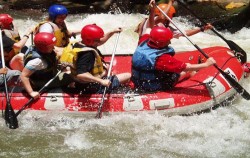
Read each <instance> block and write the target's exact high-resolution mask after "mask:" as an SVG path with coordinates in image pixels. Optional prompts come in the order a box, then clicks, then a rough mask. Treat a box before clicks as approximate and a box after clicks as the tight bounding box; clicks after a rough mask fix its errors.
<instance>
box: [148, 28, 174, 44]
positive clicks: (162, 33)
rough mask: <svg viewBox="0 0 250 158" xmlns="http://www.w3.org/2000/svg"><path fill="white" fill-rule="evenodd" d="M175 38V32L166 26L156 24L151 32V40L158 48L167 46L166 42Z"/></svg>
mask: <svg viewBox="0 0 250 158" xmlns="http://www.w3.org/2000/svg"><path fill="white" fill-rule="evenodd" d="M172 38H173V33H172V31H170V29H168V28H166V27H160V26H155V27H153V29H152V30H151V32H150V37H149V39H150V41H151V42H153V43H154V44H155V45H156V46H157V47H158V48H162V47H165V46H166V44H167V43H168V42H169V41H170V40H171V39H172Z"/></svg>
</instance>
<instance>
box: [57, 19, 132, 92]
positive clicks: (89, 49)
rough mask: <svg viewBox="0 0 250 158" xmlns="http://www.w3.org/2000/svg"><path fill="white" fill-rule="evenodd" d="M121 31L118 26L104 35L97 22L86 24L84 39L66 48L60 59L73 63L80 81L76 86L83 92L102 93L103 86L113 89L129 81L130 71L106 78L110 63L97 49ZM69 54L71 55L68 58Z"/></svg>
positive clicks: (83, 32)
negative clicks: (108, 63)
mask: <svg viewBox="0 0 250 158" xmlns="http://www.w3.org/2000/svg"><path fill="white" fill-rule="evenodd" d="M121 31H122V30H121V28H118V29H115V30H114V31H111V32H108V33H106V34H105V35H104V32H103V29H102V28H100V27H99V26H97V25H95V24H91V25H86V26H84V27H83V28H82V31H81V38H82V41H81V42H78V43H74V44H70V45H69V46H68V47H67V49H65V50H64V52H63V54H62V57H61V59H60V61H61V62H62V64H63V63H66V64H69V63H71V66H72V68H73V69H75V73H74V72H72V74H74V77H75V79H76V80H77V81H78V82H76V85H77V86H76V88H79V89H80V90H82V92H91V93H93V92H97V93H102V92H101V90H102V89H103V88H102V86H106V87H109V88H110V89H109V90H111V89H114V88H117V87H118V86H120V84H122V83H125V82H127V81H129V79H130V77H131V74H130V73H122V74H117V75H113V76H112V77H111V81H110V79H106V78H105V76H107V70H108V66H109V65H107V64H106V63H105V62H104V60H103V57H102V54H101V52H100V51H99V50H98V49H97V47H98V46H100V45H102V44H104V43H105V42H106V41H107V40H108V39H109V38H110V37H111V36H112V35H113V34H114V33H118V32H121ZM70 50H71V51H70ZM68 56H71V57H70V58H68ZM66 58H67V59H66ZM65 59H66V60H65ZM79 83H80V84H79ZM100 85H101V86H100Z"/></svg>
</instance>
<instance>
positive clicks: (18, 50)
mask: <svg viewBox="0 0 250 158" xmlns="http://www.w3.org/2000/svg"><path fill="white" fill-rule="evenodd" d="M0 28H1V30H2V35H3V45H5V46H4V48H6V49H7V50H6V51H5V53H8V55H7V54H5V60H7V61H6V63H7V67H9V68H11V69H12V70H19V71H22V69H23V54H24V52H25V51H26V50H27V46H25V44H26V42H27V40H28V38H29V35H30V34H31V33H32V32H33V30H32V29H31V28H29V29H28V30H27V31H26V32H27V33H26V34H25V35H24V36H23V38H22V39H21V38H20V35H19V32H18V30H17V29H16V28H15V27H14V25H13V18H12V17H11V16H10V15H9V14H0Z"/></svg>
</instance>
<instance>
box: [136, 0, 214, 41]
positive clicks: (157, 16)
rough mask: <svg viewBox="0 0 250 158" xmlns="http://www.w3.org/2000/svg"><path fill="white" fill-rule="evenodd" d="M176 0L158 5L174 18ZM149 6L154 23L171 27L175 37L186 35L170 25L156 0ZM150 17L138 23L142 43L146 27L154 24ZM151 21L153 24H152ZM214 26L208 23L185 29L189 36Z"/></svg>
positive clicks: (152, 0) (137, 31) (137, 29)
mask: <svg viewBox="0 0 250 158" xmlns="http://www.w3.org/2000/svg"><path fill="white" fill-rule="evenodd" d="M174 1H175V0H169V3H168V4H165V3H161V4H159V5H158V7H159V8H160V9H161V10H162V11H164V13H165V14H166V15H167V16H168V17H169V18H170V19H172V18H173V17H174V16H175V14H176V10H175V8H174V6H173V3H174ZM149 8H150V14H149V18H150V16H151V17H153V20H154V25H155V26H162V27H169V28H170V30H171V31H172V32H173V37H174V38H179V37H181V36H184V35H183V34H182V33H181V32H180V31H179V30H177V29H175V28H173V27H172V26H170V25H169V24H170V21H169V20H168V19H167V18H166V17H165V15H164V14H162V13H161V12H160V10H159V9H158V8H157V7H155V0H151V1H150V2H149ZM149 18H145V19H144V20H143V21H142V22H141V23H139V24H138V26H137V28H136V29H135V32H136V33H138V35H139V42H138V43H141V41H144V39H142V38H141V37H142V35H143V34H145V32H146V29H147V28H148V27H151V28H152V26H150V25H151V24H152V22H150V21H149ZM150 23H151V24H150ZM211 28H213V26H212V25H211V24H209V23H208V24H206V25H204V26H202V27H198V28H194V29H189V30H185V33H186V35H187V36H192V35H194V34H197V33H199V32H204V31H205V30H209V29H211Z"/></svg>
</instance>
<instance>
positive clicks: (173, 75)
mask: <svg viewBox="0 0 250 158" xmlns="http://www.w3.org/2000/svg"><path fill="white" fill-rule="evenodd" d="M148 31H149V32H150V34H149V35H145V36H146V37H148V38H145V40H144V41H142V42H141V43H140V44H139V46H138V47H137V49H136V50H135V53H134V54H133V58H132V81H133V82H134V85H135V88H138V89H144V90H147V91H157V90H166V89H171V88H173V87H174V85H175V84H176V83H177V82H179V81H181V80H182V79H184V78H186V77H188V75H190V74H187V71H197V70H200V69H202V68H206V67H208V66H210V65H213V64H215V63H216V62H215V60H214V59H213V58H212V57H211V58H208V59H207V60H206V62H205V63H201V64H190V63H183V62H182V61H179V60H177V59H175V58H174V54H175V52H174V49H173V48H172V47H170V46H169V44H170V40H171V39H172V38H173V34H172V32H171V31H170V30H169V29H168V28H165V27H159V26H155V27H153V28H152V30H151V29H149V28H148Z"/></svg>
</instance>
